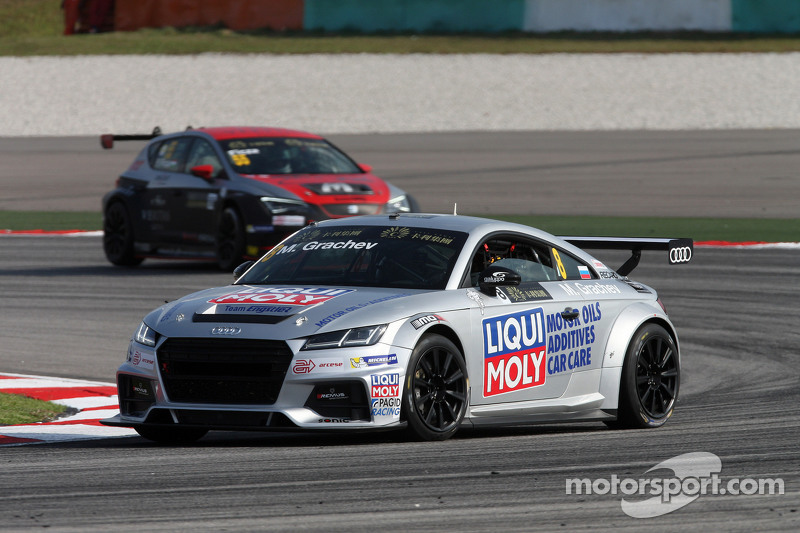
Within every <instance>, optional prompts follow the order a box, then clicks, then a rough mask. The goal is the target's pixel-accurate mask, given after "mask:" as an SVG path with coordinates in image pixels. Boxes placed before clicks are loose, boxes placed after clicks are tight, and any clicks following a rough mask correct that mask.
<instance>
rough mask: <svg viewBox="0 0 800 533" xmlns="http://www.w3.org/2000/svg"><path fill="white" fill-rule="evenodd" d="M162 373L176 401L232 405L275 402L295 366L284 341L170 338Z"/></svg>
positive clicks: (159, 356)
mask: <svg viewBox="0 0 800 533" xmlns="http://www.w3.org/2000/svg"><path fill="white" fill-rule="evenodd" d="M156 356H157V359H158V370H159V372H160V374H161V379H162V380H163V382H164V389H165V392H166V393H167V397H168V398H169V399H170V400H171V401H173V402H182V403H211V404H229V405H270V404H273V403H275V400H277V398H278V394H279V393H280V390H281V385H283V379H284V377H285V376H286V371H287V370H288V369H289V364H290V363H291V361H292V351H291V350H290V349H289V346H287V345H286V343H285V342H283V341H271V340H248V339H183V338H174V339H167V340H166V341H165V342H164V344H162V345H161V347H160V348H159V349H158V350H157V352H156Z"/></svg>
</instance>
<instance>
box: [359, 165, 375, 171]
mask: <svg viewBox="0 0 800 533" xmlns="http://www.w3.org/2000/svg"><path fill="white" fill-rule="evenodd" d="M358 168H360V169H361V170H363V171H364V172H372V165H362V164H361V163H359V164H358Z"/></svg>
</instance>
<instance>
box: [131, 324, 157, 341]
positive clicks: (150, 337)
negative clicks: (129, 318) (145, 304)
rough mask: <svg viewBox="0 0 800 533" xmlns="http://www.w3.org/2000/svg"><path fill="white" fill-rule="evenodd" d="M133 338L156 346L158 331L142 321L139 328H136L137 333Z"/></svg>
mask: <svg viewBox="0 0 800 533" xmlns="http://www.w3.org/2000/svg"><path fill="white" fill-rule="evenodd" d="M133 338H134V340H136V342H138V343H139V344H144V345H145V346H155V345H156V339H157V338H158V333H156V332H155V331H153V330H152V329H150V328H149V327H147V324H145V323H144V322H142V323H141V324H140V325H139V329H137V330H136V335H134V337H133Z"/></svg>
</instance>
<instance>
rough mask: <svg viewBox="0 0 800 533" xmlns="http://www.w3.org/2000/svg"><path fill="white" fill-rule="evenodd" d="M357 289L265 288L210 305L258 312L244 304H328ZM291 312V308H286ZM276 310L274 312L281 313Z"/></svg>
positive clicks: (239, 292) (238, 293)
mask: <svg viewBox="0 0 800 533" xmlns="http://www.w3.org/2000/svg"><path fill="white" fill-rule="evenodd" d="M354 291H355V289H323V288H319V287H291V288H280V287H264V288H261V287H259V288H248V289H243V290H241V291H237V292H233V293H231V294H226V295H225V296H220V297H219V298H213V299H211V300H209V301H208V303H210V304H240V305H238V306H233V305H231V306H228V307H229V309H226V311H227V312H251V313H252V312H258V309H254V308H251V309H248V308H247V307H248V306H246V305H243V304H280V305H282V306H289V305H299V306H309V305H316V304H319V303H322V302H326V301H328V300H330V299H332V298H336V297H337V296H341V295H342V294H348V293H351V292H354ZM285 309H286V310H289V309H290V308H285ZM281 311H282V309H281V310H278V309H275V310H273V311H272V312H281Z"/></svg>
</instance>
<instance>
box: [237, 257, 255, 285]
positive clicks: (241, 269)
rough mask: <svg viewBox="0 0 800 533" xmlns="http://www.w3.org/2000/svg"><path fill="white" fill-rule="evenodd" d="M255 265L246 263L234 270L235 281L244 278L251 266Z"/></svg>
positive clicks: (252, 262)
mask: <svg viewBox="0 0 800 533" xmlns="http://www.w3.org/2000/svg"><path fill="white" fill-rule="evenodd" d="M254 263H255V261H245V262H244V263H242V264H241V265H239V266H238V267H236V268H234V269H233V279H234V281H236V280H237V279H239V278H241V277H242V275H243V274H244V273H245V272H247V270H248V269H249V268H250V267H251V266H253V264H254Z"/></svg>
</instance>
